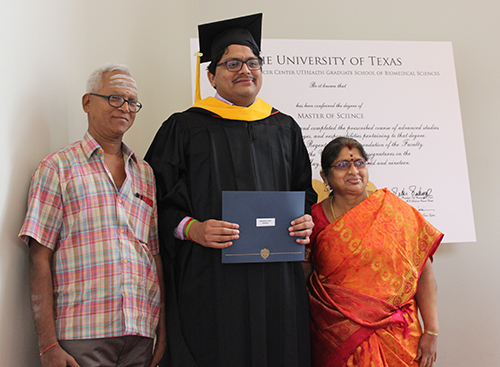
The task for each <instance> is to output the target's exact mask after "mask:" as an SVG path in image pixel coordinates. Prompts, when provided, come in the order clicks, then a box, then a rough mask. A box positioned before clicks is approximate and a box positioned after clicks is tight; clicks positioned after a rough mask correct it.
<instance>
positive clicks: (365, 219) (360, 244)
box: [304, 138, 443, 367]
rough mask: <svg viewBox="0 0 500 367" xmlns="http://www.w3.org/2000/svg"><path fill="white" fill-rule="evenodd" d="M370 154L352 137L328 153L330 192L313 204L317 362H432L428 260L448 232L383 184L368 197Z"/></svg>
mask: <svg viewBox="0 0 500 367" xmlns="http://www.w3.org/2000/svg"><path fill="white" fill-rule="evenodd" d="M367 160H368V157H367V155H366V153H365V150H364V148H363V146H362V145H361V144H360V143H359V142H357V141H356V140H354V139H350V138H336V139H335V140H333V141H332V142H330V143H329V144H328V145H327V146H326V147H325V149H324V150H323V153H322V157H321V166H322V172H321V175H322V177H323V179H324V180H325V181H326V182H327V183H328V185H329V187H330V189H331V191H332V193H331V195H330V196H329V197H328V198H326V199H325V200H323V201H322V202H320V203H318V204H316V205H314V206H313V207H312V216H313V218H314V223H315V227H314V231H313V235H312V237H311V245H310V248H309V250H310V251H309V252H308V256H307V259H308V261H309V263H305V267H304V268H305V271H306V274H310V277H309V281H308V290H309V306H310V313H311V342H312V358H313V366H314V367H342V366H349V367H351V366H359V367H381V366H397V367H404V366H411V367H417V366H420V367H430V366H432V365H433V363H434V362H435V360H436V353H437V337H438V332H439V325H438V316H437V306H436V283H435V280H434V275H433V271H432V264H431V261H430V259H431V257H432V255H433V254H434V252H435V251H436V249H437V247H438V246H439V243H440V242H441V239H442V237H443V235H442V234H441V233H440V232H439V231H437V230H436V229H435V228H434V227H432V226H431V225H430V224H429V223H428V222H427V221H426V220H425V219H424V218H423V216H422V215H421V214H420V213H419V212H418V211H417V210H416V209H414V208H413V207H412V206H410V205H408V204H406V203H405V202H404V201H402V200H401V199H399V198H398V197H397V196H396V195H394V194H392V193H391V192H389V191H388V190H387V189H382V190H377V191H375V192H374V193H371V195H369V194H370V193H369V192H367V189H366V187H367V184H368V170H367V167H366V166H367ZM419 310H420V315H421V317H422V321H423V323H424V329H422V327H421V325H420V322H419V318H418V311H419Z"/></svg>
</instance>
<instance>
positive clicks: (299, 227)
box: [288, 214, 314, 245]
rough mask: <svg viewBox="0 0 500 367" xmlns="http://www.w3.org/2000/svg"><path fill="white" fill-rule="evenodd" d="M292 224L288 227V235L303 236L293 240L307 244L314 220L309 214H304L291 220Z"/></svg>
mask: <svg viewBox="0 0 500 367" xmlns="http://www.w3.org/2000/svg"><path fill="white" fill-rule="evenodd" d="M291 224H292V226H291V227H289V228H288V231H289V232H290V236H292V237H304V238H297V239H296V240H295V241H296V242H297V243H300V244H301V245H307V244H309V242H310V240H311V239H310V236H311V234H312V230H313V227H314V222H313V219H312V217H311V216H310V215H309V214H305V215H303V216H302V217H300V218H297V219H295V220H294V221H292V223H291Z"/></svg>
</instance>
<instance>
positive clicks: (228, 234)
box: [189, 219, 240, 249]
mask: <svg viewBox="0 0 500 367" xmlns="http://www.w3.org/2000/svg"><path fill="white" fill-rule="evenodd" d="M238 228H239V226H238V225H237V224H235V223H229V222H225V221H222V220H215V219H209V220H206V221H204V222H198V221H195V222H193V224H192V225H191V227H190V228H189V238H190V239H191V240H192V241H193V242H196V243H198V244H200V245H202V246H204V247H211V248H219V249H221V248H226V247H229V246H231V245H232V244H233V242H231V241H233V240H237V239H238V238H239V233H240V231H239V230H238Z"/></svg>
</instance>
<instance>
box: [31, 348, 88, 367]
mask: <svg viewBox="0 0 500 367" xmlns="http://www.w3.org/2000/svg"><path fill="white" fill-rule="evenodd" d="M40 359H41V361H42V367H67V366H69V367H80V365H79V364H78V363H76V361H75V359H74V358H73V357H71V356H70V355H69V354H68V353H67V352H66V351H65V350H64V349H62V348H61V346H60V345H56V346H54V347H52V348H50V349H49V350H47V351H46V352H45V353H43V355H42V356H41V357H40Z"/></svg>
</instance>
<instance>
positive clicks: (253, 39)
mask: <svg viewBox="0 0 500 367" xmlns="http://www.w3.org/2000/svg"><path fill="white" fill-rule="evenodd" d="M198 34H199V40H200V52H201V53H202V54H203V55H202V56H201V62H207V61H212V58H213V57H214V55H216V54H217V52H219V51H221V50H223V49H225V48H226V47H227V46H229V45H243V46H248V47H250V48H251V49H252V50H253V51H255V52H257V53H259V52H260V41H261V38H262V13H258V14H253V15H247V16H244V17H239V18H233V19H227V20H222V21H219V22H214V23H206V24H200V25H199V26H198Z"/></svg>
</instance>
